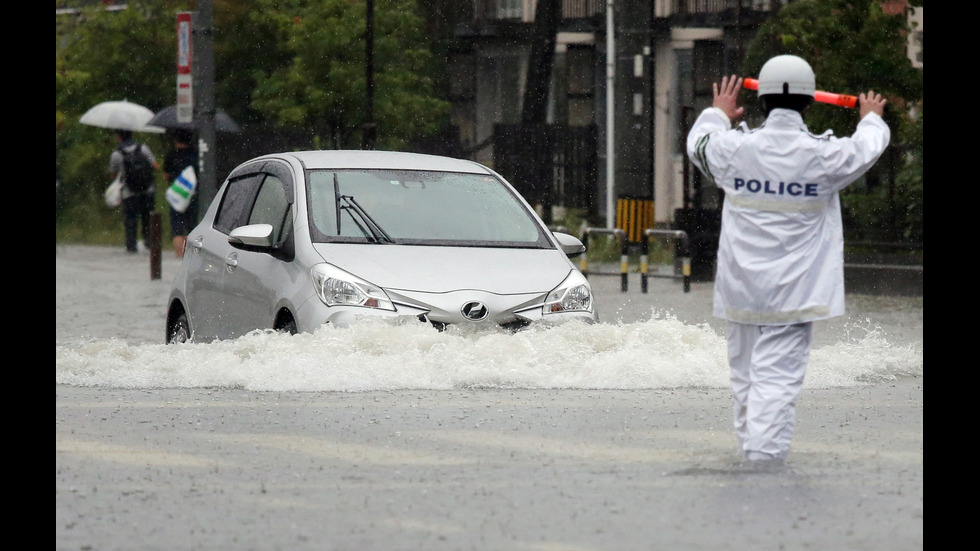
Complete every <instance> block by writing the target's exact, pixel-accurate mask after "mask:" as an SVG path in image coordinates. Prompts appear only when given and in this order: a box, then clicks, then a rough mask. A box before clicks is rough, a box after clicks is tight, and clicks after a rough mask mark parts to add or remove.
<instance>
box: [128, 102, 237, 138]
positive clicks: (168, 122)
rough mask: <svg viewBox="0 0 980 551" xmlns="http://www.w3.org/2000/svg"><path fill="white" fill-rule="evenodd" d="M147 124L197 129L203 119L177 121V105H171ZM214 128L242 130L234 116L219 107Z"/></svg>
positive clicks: (227, 130)
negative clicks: (233, 118)
mask: <svg viewBox="0 0 980 551" xmlns="http://www.w3.org/2000/svg"><path fill="white" fill-rule="evenodd" d="M147 124H148V125H151V126H159V127H162V128H170V129H176V128H181V129H184V130H197V129H198V128H199V127H200V124H201V121H200V119H197V118H195V119H194V120H193V122H177V106H176V105H171V106H170V107H165V108H164V109H162V110H161V111H160V112H158V113H157V114H156V115H154V116H153V118H152V119H150V122H148V123H147ZM214 129H215V130H216V131H217V132H238V131H240V130H241V128H239V127H238V123H236V122H235V121H234V120H232V118H231V117H229V116H228V114H227V113H225V112H224V111H222V110H221V109H218V110H217V112H216V113H215V114H214Z"/></svg>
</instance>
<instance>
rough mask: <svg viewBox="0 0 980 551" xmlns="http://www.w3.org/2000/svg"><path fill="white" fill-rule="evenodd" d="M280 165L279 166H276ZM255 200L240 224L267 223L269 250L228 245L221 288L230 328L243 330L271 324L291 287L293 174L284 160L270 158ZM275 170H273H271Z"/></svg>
mask: <svg viewBox="0 0 980 551" xmlns="http://www.w3.org/2000/svg"><path fill="white" fill-rule="evenodd" d="M277 168H278V169H277ZM263 171H264V172H263V177H262V181H261V183H260V184H259V186H258V188H257V189H256V193H255V199H254V201H253V202H252V205H251V208H250V209H249V211H248V214H247V216H246V217H244V220H243V221H242V224H241V225H246V224H249V225H250V224H269V225H271V226H272V227H273V231H272V242H273V243H274V244H275V247H274V248H273V249H272V250H254V249H249V248H238V247H235V246H231V248H230V249H229V250H228V253H227V255H226V257H225V265H226V269H225V271H224V273H223V274H222V276H223V277H222V288H223V294H224V295H225V301H226V308H227V309H229V310H231V311H233V312H234V316H233V317H232V318H230V319H228V320H227V321H228V324H229V326H230V330H231V331H232V332H233V333H234V334H236V335H241V334H245V333H247V332H249V331H251V330H254V329H271V328H273V324H274V322H275V318H276V310H277V307H278V305H279V303H280V302H281V299H282V298H283V295H284V293H286V292H287V291H288V290H289V289H290V288H292V282H293V280H294V279H295V276H294V275H293V274H292V270H291V261H292V254H291V251H292V248H291V246H290V245H291V240H292V223H293V220H292V209H291V205H292V203H293V195H292V185H291V181H292V178H291V176H290V173H289V170H288V169H287V168H285V166H284V165H279V164H278V163H275V162H273V161H270V162H269V163H268V164H267V165H266V167H265V168H264V169H263ZM273 172H274V173H273Z"/></svg>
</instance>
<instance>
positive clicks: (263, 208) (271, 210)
mask: <svg viewBox="0 0 980 551" xmlns="http://www.w3.org/2000/svg"><path fill="white" fill-rule="evenodd" d="M288 213H289V203H288V202H287V201H286V191H285V188H284V186H283V182H282V180H280V179H279V178H278V177H276V176H272V175H268V176H266V178H265V180H263V182H262V187H261V188H260V189H259V193H258V195H257V196H256V197H255V204H254V205H253V207H252V212H251V213H250V214H249V217H248V223H249V224H270V225H272V228H273V231H272V242H273V243H278V242H279V241H280V240H281V238H282V236H283V229H284V225H285V223H286V220H287V218H289V217H288V216H287V214H288Z"/></svg>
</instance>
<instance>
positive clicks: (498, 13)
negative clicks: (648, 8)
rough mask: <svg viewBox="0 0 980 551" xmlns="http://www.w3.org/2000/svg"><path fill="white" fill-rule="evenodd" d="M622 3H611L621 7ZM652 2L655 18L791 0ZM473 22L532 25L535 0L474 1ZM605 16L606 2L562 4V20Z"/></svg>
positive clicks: (770, 5) (573, 0)
mask: <svg viewBox="0 0 980 551" xmlns="http://www.w3.org/2000/svg"><path fill="white" fill-rule="evenodd" d="M624 1H625V0H614V2H617V3H622V2H624ZM648 1H651V2H654V16H655V17H669V16H671V15H684V14H695V13H716V12H721V11H725V10H730V9H737V8H742V9H752V10H758V11H769V10H771V9H772V8H773V6H774V5H777V4H780V3H782V4H789V3H791V2H792V1H793V0H782V1H781V2H780V0H648ZM474 5H475V9H474V18H475V19H476V20H497V21H500V20H506V21H520V22H524V23H532V22H533V21H534V10H535V7H536V6H537V0H476V1H475V4H474ZM605 13H606V0H563V1H562V6H561V15H562V18H563V19H584V18H589V17H592V16H596V15H603V14H605Z"/></svg>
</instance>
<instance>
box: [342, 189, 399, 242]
mask: <svg viewBox="0 0 980 551" xmlns="http://www.w3.org/2000/svg"><path fill="white" fill-rule="evenodd" d="M335 183H336V181H335ZM341 201H343V202H344V205H341V204H340V202H341ZM341 210H346V211H347V214H350V217H351V220H353V221H354V223H355V224H357V227H358V228H359V229H360V230H361V233H363V234H364V237H369V238H373V239H374V242H375V243H385V242H386V243H394V242H395V241H394V239H392V238H391V236H390V235H388V232H386V231H385V230H384V229H383V228H382V227H381V226H380V225H379V224H378V223H377V222H375V221H374V218H371V216H370V215H369V214H368V213H367V212H366V211H365V210H364V209H363V208H361V205H359V204H358V203H357V201H355V200H354V196H353V195H338V196H337V227H338V230H337V233H338V235H339V234H340V229H339V228H340V211H341ZM351 211H354V212H355V213H357V216H358V217H360V219H361V220H362V221H363V222H364V224H363V225H362V224H361V223H360V222H358V221H357V218H354V215H353V214H351ZM365 226H367V228H366V229H365ZM369 232H370V233H369Z"/></svg>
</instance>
